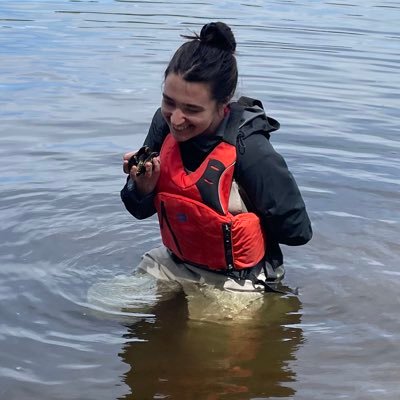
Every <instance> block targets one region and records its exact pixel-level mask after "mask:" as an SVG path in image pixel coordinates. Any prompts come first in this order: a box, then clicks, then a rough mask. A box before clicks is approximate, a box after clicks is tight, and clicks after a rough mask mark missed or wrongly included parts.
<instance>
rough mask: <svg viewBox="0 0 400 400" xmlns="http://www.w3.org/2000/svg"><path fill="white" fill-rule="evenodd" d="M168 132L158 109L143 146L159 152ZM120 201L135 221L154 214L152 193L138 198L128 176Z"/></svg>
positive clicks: (133, 184)
mask: <svg viewBox="0 0 400 400" xmlns="http://www.w3.org/2000/svg"><path fill="white" fill-rule="evenodd" d="M168 131H169V129H168V125H167V123H166V122H165V120H164V118H163V116H162V114H161V109H160V108H159V109H158V110H157V111H156V113H155V114H154V116H153V120H152V122H151V125H150V128H149V132H148V134H147V137H146V139H145V141H144V144H145V145H147V146H149V147H150V148H151V149H152V150H154V151H160V150H161V145H162V143H163V141H164V139H165V137H166V135H167V134H168ZM121 199H122V202H123V203H124V205H125V208H126V209H127V210H128V211H129V212H130V213H131V214H132V215H133V216H134V217H135V218H137V219H145V218H148V217H151V216H152V215H153V214H155V212H156V209H155V207H154V193H150V194H148V195H146V196H140V195H139V193H138V192H137V190H136V187H135V183H134V182H133V181H131V179H130V178H129V176H128V178H127V181H126V184H125V186H124V187H123V189H122V190H121Z"/></svg>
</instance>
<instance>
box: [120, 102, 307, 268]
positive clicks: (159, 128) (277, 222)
mask: <svg viewBox="0 0 400 400" xmlns="http://www.w3.org/2000/svg"><path fill="white" fill-rule="evenodd" d="M256 104H259V105H260V106H261V107H262V105H261V103H259V102H256ZM250 110H253V111H254V109H250ZM256 110H257V112H256V113H253V114H250V118H249V119H248V121H247V122H246V123H245V124H244V126H243V127H242V129H241V131H240V133H239V135H238V136H237V149H238V152H237V160H236V166H235V180H236V182H237V183H238V185H239V187H240V190H241V194H243V198H244V201H245V203H246V206H247V207H248V209H249V211H253V212H255V213H256V214H257V215H258V216H259V217H260V218H261V220H262V224H263V227H264V229H265V232H266V235H267V243H268V247H269V248H268V249H267V254H268V256H267V257H268V258H267V260H268V261H269V262H270V263H271V264H272V266H273V267H274V268H276V267H277V266H279V265H281V264H282V263H283V257H282V252H281V250H280V247H279V243H282V244H286V245H290V246H297V245H302V244H305V243H307V242H308V241H309V240H310V239H311V237H312V229H311V223H310V220H309V218H308V215H307V211H306V208H305V205H304V202H303V199H302V197H301V194H300V191H299V189H298V187H297V184H296V182H295V180H294V178H293V176H292V174H291V173H290V171H289V170H288V167H287V165H286V163H285V160H284V159H283V157H282V156H281V155H280V154H278V153H277V152H276V151H275V150H274V148H273V147H272V145H271V143H270V141H269V137H270V133H271V132H273V131H275V130H277V129H279V123H278V122H277V121H276V120H274V119H273V118H270V117H267V116H266V115H265V113H264V112H263V110H262V109H261V108H256ZM231 114H232V113H231ZM229 118H230V115H229V116H228V117H227V118H225V120H224V121H223V122H222V124H221V126H220V128H219V129H218V132H216V134H215V135H200V136H197V137H195V138H193V139H190V140H188V141H186V142H182V143H180V144H179V146H180V150H181V156H182V160H183V164H184V166H185V167H186V168H187V169H188V170H190V171H194V170H195V169H197V168H198V166H199V165H200V164H201V162H202V161H203V160H204V158H205V157H206V156H207V154H208V153H209V152H210V151H211V150H212V149H213V148H214V147H215V146H216V145H217V144H218V143H219V142H220V141H221V140H222V138H223V137H224V134H225V128H226V124H227V123H229ZM168 132H169V129H168V125H167V123H166V122H165V120H164V118H163V117H162V115H161V110H160V109H158V110H157V111H156V113H155V115H154V117H153V120H152V123H151V126H150V129H149V133H148V135H147V137H146V139H145V142H144V144H146V145H147V146H149V147H150V148H151V149H153V150H154V151H160V149H161V145H162V143H163V141H164V138H165V137H166V135H167V134H168ZM121 198H122V201H123V202H124V204H125V207H126V208H127V210H128V211H129V212H130V213H131V214H132V215H133V216H134V217H136V218H138V219H144V218H147V217H150V216H151V215H153V214H155V213H156V209H155V207H154V204H153V198H154V194H149V195H147V196H145V197H142V198H141V197H139V195H138V194H137V193H136V191H135V187H134V185H132V184H131V183H130V182H129V178H128V181H127V184H126V185H125V187H124V188H123V189H122V191H121Z"/></svg>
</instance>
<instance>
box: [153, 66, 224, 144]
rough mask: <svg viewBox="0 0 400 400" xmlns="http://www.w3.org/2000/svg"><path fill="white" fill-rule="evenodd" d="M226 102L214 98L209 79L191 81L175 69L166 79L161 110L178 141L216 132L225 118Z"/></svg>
mask: <svg viewBox="0 0 400 400" xmlns="http://www.w3.org/2000/svg"><path fill="white" fill-rule="evenodd" d="M225 106H226V105H225V104H222V105H221V104H220V105H218V104H217V102H216V101H215V100H214V99H212V97H211V91H210V87H209V85H208V84H207V83H201V82H187V81H185V80H184V79H183V78H182V77H181V76H180V75H177V74H174V73H170V74H169V75H168V76H167V78H166V79H165V82H164V91H163V100H162V104H161V112H162V115H163V116H164V118H165V120H166V121H167V123H168V126H169V128H170V131H171V133H172V135H173V137H174V138H175V140H176V141H178V142H184V141H186V140H189V139H191V138H194V137H195V136H198V135H201V134H202V133H214V132H215V131H216V130H217V128H218V125H219V124H220V123H221V121H222V120H223V118H224V108H225Z"/></svg>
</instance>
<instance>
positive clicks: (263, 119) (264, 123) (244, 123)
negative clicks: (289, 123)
mask: <svg viewBox="0 0 400 400" xmlns="http://www.w3.org/2000/svg"><path fill="white" fill-rule="evenodd" d="M238 103H239V104H241V105H243V106H244V111H243V114H242V119H241V121H240V122H241V123H240V125H239V131H240V132H241V133H242V134H243V136H244V137H247V136H250V135H252V134H253V133H258V134H260V133H261V134H263V135H265V136H267V137H268V138H269V137H270V134H271V133H272V132H274V131H277V130H278V129H279V128H280V124H279V122H278V121H277V120H276V119H274V118H271V117H268V116H267V115H266V114H265V111H264V107H263V105H262V103H261V101H259V100H254V99H251V98H248V97H241V98H240V99H239V101H238Z"/></svg>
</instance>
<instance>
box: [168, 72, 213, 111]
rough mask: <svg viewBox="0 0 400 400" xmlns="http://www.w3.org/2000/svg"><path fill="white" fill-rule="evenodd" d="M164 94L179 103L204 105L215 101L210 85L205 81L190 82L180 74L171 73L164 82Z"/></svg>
mask: <svg viewBox="0 0 400 400" xmlns="http://www.w3.org/2000/svg"><path fill="white" fill-rule="evenodd" d="M164 95H166V96H168V97H169V98H171V99H173V100H174V101H175V102H177V103H182V104H193V105H199V106H202V107H206V106H209V105H210V104H211V103H214V100H213V99H212V98H211V90H210V86H209V84H207V83H204V82H188V81H186V80H185V79H183V78H182V77H181V76H180V75H177V74H174V73H170V74H169V75H168V76H167V78H166V79H165V82H164Z"/></svg>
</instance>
